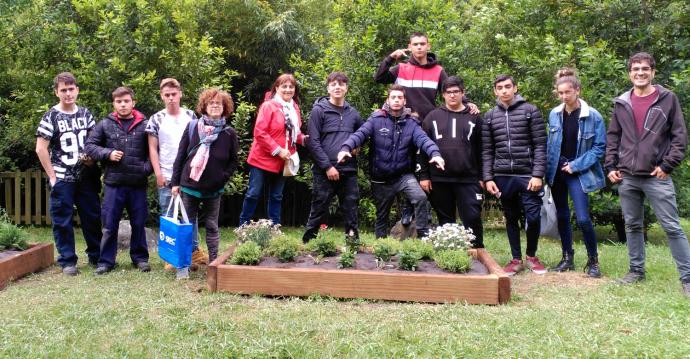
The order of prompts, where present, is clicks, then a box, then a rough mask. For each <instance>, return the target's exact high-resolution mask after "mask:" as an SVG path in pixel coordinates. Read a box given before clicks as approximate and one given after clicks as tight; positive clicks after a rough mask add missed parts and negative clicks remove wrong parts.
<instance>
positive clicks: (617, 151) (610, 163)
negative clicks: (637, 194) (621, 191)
mask: <svg viewBox="0 0 690 359" xmlns="http://www.w3.org/2000/svg"><path fill="white" fill-rule="evenodd" d="M654 87H656V90H657V92H658V94H659V95H658V97H657V99H656V101H654V103H652V106H651V107H650V108H649V110H648V111H647V115H646V117H645V120H644V124H643V127H642V133H641V134H639V135H638V132H637V128H636V125H635V117H634V115H633V110H632V104H631V102H630V94H631V93H632V90H630V91H627V92H625V93H624V94H622V95H620V96H619V97H618V98H616V99H615V100H614V108H613V116H612V118H611V123H610V124H609V129H608V132H607V134H606V158H605V163H604V167H605V168H606V172H607V173H608V172H610V171H613V170H619V171H621V172H623V173H628V174H632V175H637V176H649V174H650V173H652V171H654V168H655V167H656V166H659V167H661V169H662V170H663V171H664V172H666V173H671V172H672V171H673V169H674V168H676V167H677V166H678V165H679V164H680V163H681V162H682V161H683V159H684V158H685V151H686V149H687V147H688V131H687V128H686V127H685V120H684V119H683V112H682V110H681V107H680V102H679V101H678V97H676V95H675V94H674V93H673V92H671V91H669V90H667V89H665V88H663V87H662V86H659V85H654Z"/></svg>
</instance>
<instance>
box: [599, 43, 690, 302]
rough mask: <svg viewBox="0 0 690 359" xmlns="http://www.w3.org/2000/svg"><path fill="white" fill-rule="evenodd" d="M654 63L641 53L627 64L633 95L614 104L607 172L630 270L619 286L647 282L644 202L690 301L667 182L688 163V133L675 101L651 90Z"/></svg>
mask: <svg viewBox="0 0 690 359" xmlns="http://www.w3.org/2000/svg"><path fill="white" fill-rule="evenodd" d="M654 75H655V61H654V58H653V57H652V56H651V55H650V54H648V53H645V52H640V53H637V54H635V55H633V56H632V57H630V59H629V60H628V76H629V78H630V81H631V82H632V83H633V88H632V89H631V90H630V91H627V92H625V93H623V94H622V95H621V96H619V97H618V98H616V99H615V100H614V109H613V117H612V118H611V123H610V124H609V129H608V132H607V138H606V159H605V164H604V167H605V168H606V171H607V173H608V178H609V180H610V181H611V182H612V183H620V186H619V187H618V194H619V195H620V200H621V209H622V211H623V217H624V219H625V232H626V237H627V246H628V255H629V256H630V270H629V272H628V273H627V274H626V275H625V277H623V278H622V279H621V280H620V282H621V283H624V284H630V283H634V282H638V281H641V280H644V279H645V268H644V264H645V263H644V262H645V250H644V245H645V243H644V234H643V215H644V210H643V202H644V198H645V197H647V198H648V199H649V203H650V204H651V205H652V208H653V209H654V213H655V214H656V217H657V219H658V220H659V224H661V227H662V228H663V229H664V231H665V232H666V236H667V237H668V245H669V248H670V249H671V254H672V255H673V258H674V259H675V261H676V266H677V268H678V272H680V279H681V282H682V283H683V289H684V292H685V295H686V296H688V297H690V246H688V237H687V236H686V235H685V233H684V232H683V229H682V228H681V226H680V220H679V218H678V206H677V204H676V191H675V187H674V185H673V181H672V180H671V177H670V176H669V175H670V173H671V172H672V171H673V169H674V168H676V167H678V165H680V164H681V162H682V161H683V160H684V159H685V151H686V150H687V146H688V132H687V129H686V127H685V120H684V119H683V112H682V110H681V107H680V103H679V101H678V97H676V95H675V94H674V93H673V92H671V91H669V90H667V89H665V88H663V87H661V86H659V85H653V84H652V80H653V79H654Z"/></svg>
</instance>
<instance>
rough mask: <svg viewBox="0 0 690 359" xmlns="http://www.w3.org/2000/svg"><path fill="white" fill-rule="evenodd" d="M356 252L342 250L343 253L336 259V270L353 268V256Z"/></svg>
mask: <svg viewBox="0 0 690 359" xmlns="http://www.w3.org/2000/svg"><path fill="white" fill-rule="evenodd" d="M356 253H357V252H353V251H351V250H347V249H345V250H343V252H342V253H341V254H340V258H338V268H352V267H354V266H355V254H356Z"/></svg>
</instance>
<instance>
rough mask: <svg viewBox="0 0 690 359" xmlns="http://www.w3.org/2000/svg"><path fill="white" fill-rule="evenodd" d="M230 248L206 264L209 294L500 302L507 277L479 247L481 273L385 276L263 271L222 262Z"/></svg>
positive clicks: (505, 299) (506, 288)
mask: <svg viewBox="0 0 690 359" xmlns="http://www.w3.org/2000/svg"><path fill="white" fill-rule="evenodd" d="M234 250H235V245H233V246H231V247H230V248H229V249H228V250H226V251H225V252H224V253H223V254H222V255H221V256H219V257H218V258H217V259H216V260H214V261H213V262H212V263H211V264H209V266H208V272H207V287H208V290H209V291H211V292H216V291H224V292H231V293H237V294H262V295H271V296H300V297H305V296H310V295H313V294H320V295H327V296H332V297H339V298H365V299H383V300H394V301H412V302H428V303H452V302H463V301H464V302H467V303H470V304H494V305H495V304H505V303H507V302H508V301H509V300H510V284H511V283H510V277H508V276H507V275H506V274H505V273H504V272H503V270H502V268H501V267H500V266H499V265H498V264H497V263H496V261H494V260H493V258H492V257H491V255H490V254H489V253H488V252H487V251H486V250H484V249H478V250H472V251H471V252H470V254H471V255H473V256H475V257H476V258H477V259H478V260H479V261H480V262H481V263H482V264H484V266H486V267H487V269H488V270H489V274H487V275H452V274H426V273H414V272H410V273H386V272H375V271H365V270H356V269H347V270H343V269H339V270H331V269H315V268H309V269H305V268H269V267H257V266H240V265H229V264H224V263H225V262H226V261H227V260H228V259H229V258H230V256H232V253H233V252H234Z"/></svg>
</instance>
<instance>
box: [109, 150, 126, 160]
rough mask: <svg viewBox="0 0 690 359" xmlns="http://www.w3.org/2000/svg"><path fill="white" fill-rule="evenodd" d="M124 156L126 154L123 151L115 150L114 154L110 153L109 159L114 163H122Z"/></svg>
mask: <svg viewBox="0 0 690 359" xmlns="http://www.w3.org/2000/svg"><path fill="white" fill-rule="evenodd" d="M124 155H125V153H124V152H122V151H118V150H113V151H112V152H110V156H108V158H109V159H110V160H111V161H113V162H120V160H121V159H122V156H124Z"/></svg>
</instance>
